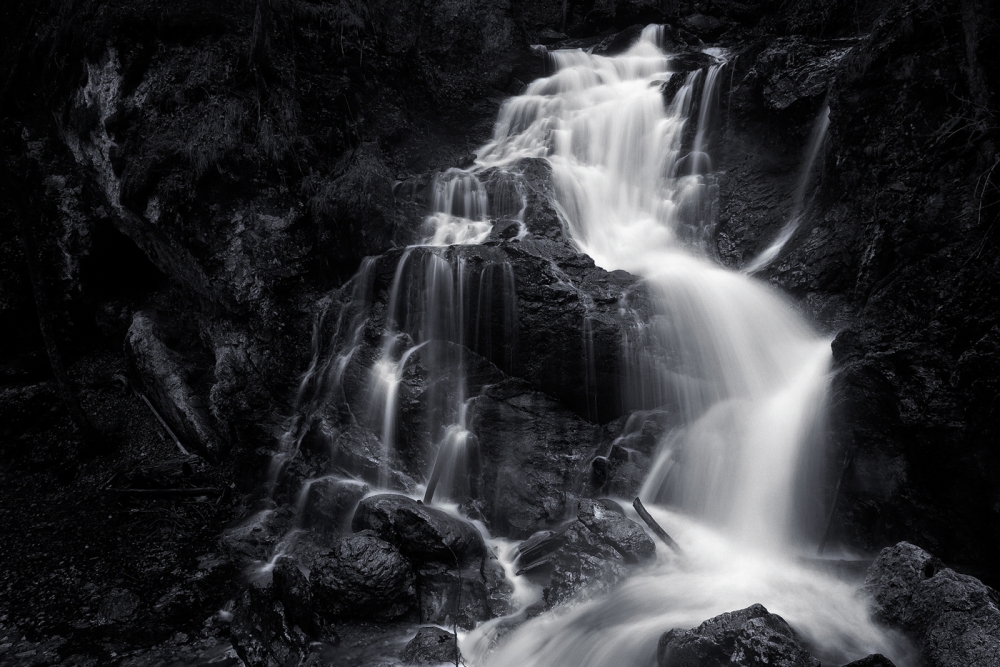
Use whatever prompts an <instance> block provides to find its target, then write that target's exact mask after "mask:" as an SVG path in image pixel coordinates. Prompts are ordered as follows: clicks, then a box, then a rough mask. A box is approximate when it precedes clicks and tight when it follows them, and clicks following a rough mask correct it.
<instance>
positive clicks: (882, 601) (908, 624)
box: [865, 542, 1000, 667]
mask: <svg viewBox="0 0 1000 667" xmlns="http://www.w3.org/2000/svg"><path fill="white" fill-rule="evenodd" d="M865 591H866V592H867V594H868V596H869V599H870V601H871V607H872V612H873V614H874V616H875V618H877V619H878V620H880V621H881V622H883V623H885V624H887V625H889V626H890V627H893V628H897V629H899V630H902V631H903V632H904V633H906V634H907V635H908V636H909V637H910V638H912V639H913V640H914V642H915V643H916V644H917V645H918V647H919V648H920V650H921V653H922V654H923V657H924V659H925V660H926V661H927V664H928V665H930V666H931V667H958V666H959V665H993V664H997V663H1000V594H998V593H997V592H996V591H995V590H993V589H992V588H990V587H989V586H986V585H985V584H983V583H982V582H981V581H979V580H978V579H976V578H975V577H970V576H968V575H964V574H958V573H957V572H955V571H954V570H952V569H950V568H948V567H945V565H944V563H943V562H942V561H941V560H939V559H937V558H935V557H934V556H932V555H931V554H929V553H927V552H926V551H924V550H923V549H921V548H920V547H917V546H914V545H912V544H910V543H908V542H900V543H899V544H897V545H896V546H894V547H887V548H885V549H883V550H882V552H881V553H880V554H879V556H878V558H876V559H875V562H874V563H872V566H871V567H870V568H869V569H868V575H867V576H866V577H865Z"/></svg>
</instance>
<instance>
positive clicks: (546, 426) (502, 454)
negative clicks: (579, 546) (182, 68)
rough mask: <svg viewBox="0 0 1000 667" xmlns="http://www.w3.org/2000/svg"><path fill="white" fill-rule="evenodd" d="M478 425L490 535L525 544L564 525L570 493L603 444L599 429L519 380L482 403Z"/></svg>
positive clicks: (496, 387) (490, 390) (494, 388)
mask: <svg viewBox="0 0 1000 667" xmlns="http://www.w3.org/2000/svg"><path fill="white" fill-rule="evenodd" d="M476 424H477V426H476V430H477V432H478V433H479V443H480V447H481V450H482V456H483V486H484V498H485V499H486V500H487V502H486V506H485V507H484V513H485V514H486V517H487V518H488V519H489V521H490V526H491V530H493V531H495V533H496V534H498V535H503V536H508V537H512V538H515V539H524V538H526V537H528V536H529V535H531V534H532V533H534V532H536V531H539V530H544V529H547V528H551V527H554V526H556V525H558V524H561V523H562V522H563V521H565V520H566V519H567V518H568V517H567V513H568V512H569V511H571V510H568V509H567V506H566V493H567V492H569V491H570V490H571V489H572V487H573V484H574V482H575V477H576V475H577V474H579V473H578V471H582V469H583V466H584V465H585V463H586V462H587V461H588V460H589V458H590V453H591V452H592V451H593V449H594V448H595V447H596V446H597V444H598V439H599V436H600V434H599V430H598V428H597V427H595V426H592V425H591V424H588V423H587V422H585V421H584V420H582V419H580V418H579V417H577V416H576V415H574V414H573V413H572V412H570V411H569V410H566V409H565V408H563V407H561V406H560V405H559V403H558V402H556V401H555V400H554V399H552V398H550V397H548V396H546V395H544V394H541V393H539V392H535V391H531V389H530V388H529V387H528V386H526V383H524V382H521V381H515V380H508V381H505V382H503V383H501V384H497V385H493V386H491V387H489V388H488V389H487V390H486V391H485V392H484V393H483V395H482V396H481V397H480V398H478V399H477V401H476Z"/></svg>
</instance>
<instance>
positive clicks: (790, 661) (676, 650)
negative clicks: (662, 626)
mask: <svg viewBox="0 0 1000 667" xmlns="http://www.w3.org/2000/svg"><path fill="white" fill-rule="evenodd" d="M656 660H657V664H658V665H659V666H660V667H687V666H689V665H698V666H699V667H730V666H731V667H736V666H737V665H739V666H749V665H769V666H771V667H820V663H819V660H817V659H816V658H814V657H812V656H811V655H809V653H808V652H806V651H805V649H803V648H802V647H801V646H800V645H799V643H798V640H797V639H796V637H795V632H794V631H793V630H792V629H791V627H789V625H788V623H786V622H785V619H783V618H781V617H780V616H778V615H777V614H772V613H770V612H768V610H767V609H766V608H765V607H764V606H763V605H761V604H755V605H752V606H750V607H747V608H746V609H740V610H739V611H730V612H726V613H724V614H720V615H719V616H716V617H715V618H710V619H709V620H707V621H705V622H704V623H702V624H701V625H699V626H698V627H697V628H694V629H691V630H681V629H673V630H670V631H668V632H665V633H664V634H663V635H662V636H661V637H660V641H659V644H658V645H657V649H656Z"/></svg>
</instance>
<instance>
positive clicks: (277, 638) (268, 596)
mask: <svg viewBox="0 0 1000 667" xmlns="http://www.w3.org/2000/svg"><path fill="white" fill-rule="evenodd" d="M229 635H230V638H231V639H232V642H233V648H234V649H236V654H237V655H239V657H240V659H241V660H242V661H243V663H244V664H245V665H247V667H279V666H282V667H283V666H284V665H298V664H299V663H300V662H301V661H302V660H303V659H304V657H305V655H306V651H307V646H308V638H307V637H306V635H305V634H304V633H303V632H302V630H301V629H299V628H297V627H295V626H294V625H293V624H291V623H289V622H288V619H287V618H286V615H285V608H284V606H283V605H282V603H281V601H279V600H277V599H276V598H275V597H274V595H273V591H272V589H271V587H270V586H267V587H262V586H259V585H255V584H251V585H250V586H249V587H248V588H247V589H246V590H245V591H243V593H242V594H241V595H240V596H239V597H238V598H237V600H236V605H235V607H234V608H233V620H232V622H231V623H230V625H229Z"/></svg>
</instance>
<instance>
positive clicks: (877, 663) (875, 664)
mask: <svg viewBox="0 0 1000 667" xmlns="http://www.w3.org/2000/svg"><path fill="white" fill-rule="evenodd" d="M844 667H896V665H895V664H894V663H893V662H892V660H889V658H887V657H885V656H884V655H882V654H881V653H872V654H871V655H866V656H865V657H863V658H861V659H860V660H855V661H854V662H851V663H848V664H846V665H844Z"/></svg>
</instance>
